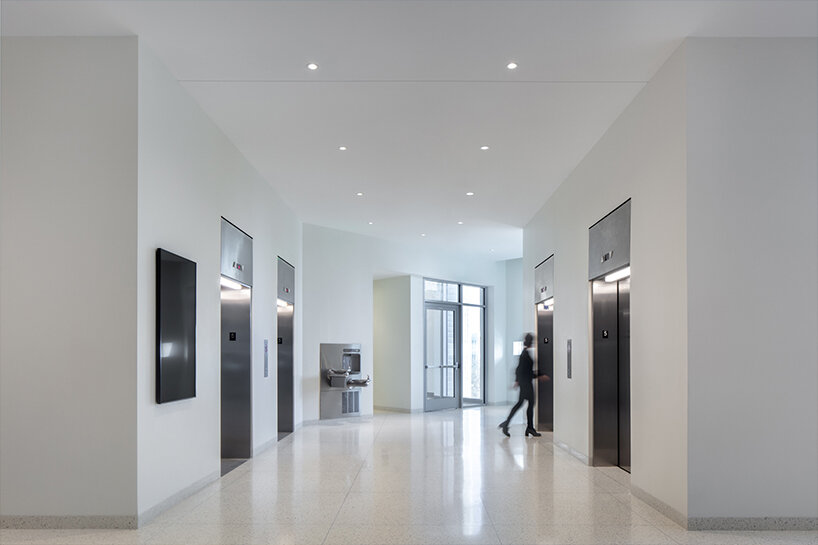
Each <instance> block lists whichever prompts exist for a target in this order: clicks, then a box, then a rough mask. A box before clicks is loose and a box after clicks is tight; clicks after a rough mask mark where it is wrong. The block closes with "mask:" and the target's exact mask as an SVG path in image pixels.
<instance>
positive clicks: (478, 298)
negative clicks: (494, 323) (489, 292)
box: [463, 284, 483, 305]
mask: <svg viewBox="0 0 818 545" xmlns="http://www.w3.org/2000/svg"><path fill="white" fill-rule="evenodd" d="M463 302H464V303H465V304H467V305H482V304H483V288H481V287H478V286H467V285H465V284H464V285H463Z"/></svg>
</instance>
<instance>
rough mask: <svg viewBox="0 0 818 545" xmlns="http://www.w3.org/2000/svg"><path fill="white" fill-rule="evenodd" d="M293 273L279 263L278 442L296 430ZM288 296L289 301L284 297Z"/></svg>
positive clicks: (279, 261)
mask: <svg viewBox="0 0 818 545" xmlns="http://www.w3.org/2000/svg"><path fill="white" fill-rule="evenodd" d="M294 279H295V269H294V268H293V267H292V266H291V265H290V264H289V263H287V262H286V261H284V260H283V259H281V258H279V259H278V294H279V300H278V306H277V308H278V339H277V343H278V353H277V357H278V372H277V380H278V438H279V439H281V438H282V437H283V436H284V435H286V434H288V433H291V432H292V431H293V430H294V429H295V427H294V426H295V415H294V411H295V405H294V403H295V399H294V396H293V387H294V382H293V334H294V331H293V315H294V311H295V307H294V305H293V301H294V296H295V294H294V293H293V291H294ZM288 295H289V298H288V297H287V296H288Z"/></svg>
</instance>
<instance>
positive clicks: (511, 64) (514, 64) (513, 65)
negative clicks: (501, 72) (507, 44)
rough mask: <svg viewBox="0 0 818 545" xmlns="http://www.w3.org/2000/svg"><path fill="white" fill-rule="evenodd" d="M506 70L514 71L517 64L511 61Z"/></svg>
mask: <svg viewBox="0 0 818 545" xmlns="http://www.w3.org/2000/svg"><path fill="white" fill-rule="evenodd" d="M506 68H508V69H509V70H514V69H515V68H517V63H516V62H514V61H511V62H510V63H508V64H507V65H506Z"/></svg>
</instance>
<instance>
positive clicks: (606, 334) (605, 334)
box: [602, 329, 608, 339]
mask: <svg viewBox="0 0 818 545" xmlns="http://www.w3.org/2000/svg"><path fill="white" fill-rule="evenodd" d="M602 338H603V339H607V338H608V330H607V329H603V330H602Z"/></svg>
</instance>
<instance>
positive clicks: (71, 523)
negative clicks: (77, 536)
mask: <svg viewBox="0 0 818 545" xmlns="http://www.w3.org/2000/svg"><path fill="white" fill-rule="evenodd" d="M138 525H139V520H138V517H135V516H130V515H112V516H105V515H77V516H37V515H33V516H7V515H3V516H0V528H2V529H4V530H12V529H14V530H85V529H106V530H107V529H111V530H130V529H135V528H137V527H138Z"/></svg>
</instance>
